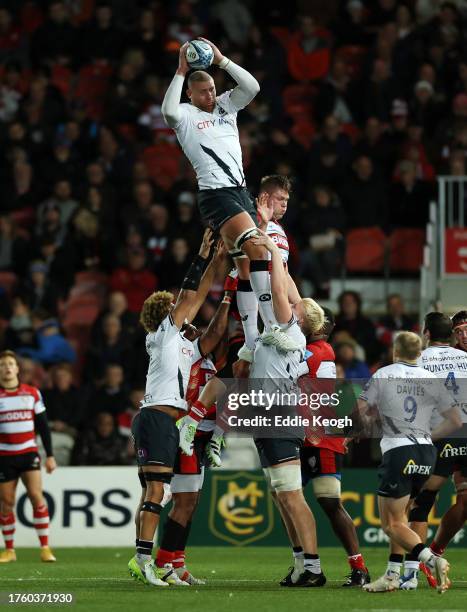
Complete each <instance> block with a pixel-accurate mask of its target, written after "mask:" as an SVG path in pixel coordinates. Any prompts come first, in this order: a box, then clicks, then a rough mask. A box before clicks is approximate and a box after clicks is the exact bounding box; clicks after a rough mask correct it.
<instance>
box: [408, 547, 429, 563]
mask: <svg viewBox="0 0 467 612" xmlns="http://www.w3.org/2000/svg"><path fill="white" fill-rule="evenodd" d="M425 548H426V546H425V544H422V543H420V544H417V545H416V546H414V547H413V548H412V550H411V551H410V554H411V555H412V556H413V558H414V560H415V561H418V556H419V555H420V553H421V552H422V550H424V549H425Z"/></svg>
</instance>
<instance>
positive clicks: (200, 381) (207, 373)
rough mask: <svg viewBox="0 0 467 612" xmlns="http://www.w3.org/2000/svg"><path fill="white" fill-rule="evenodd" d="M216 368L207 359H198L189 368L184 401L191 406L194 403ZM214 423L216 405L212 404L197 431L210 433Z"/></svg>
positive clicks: (214, 373)
mask: <svg viewBox="0 0 467 612" xmlns="http://www.w3.org/2000/svg"><path fill="white" fill-rule="evenodd" d="M216 371H217V370H216V367H215V365H214V363H213V362H212V361H211V360H210V359H209V358H207V357H202V356H201V357H200V358H199V359H198V360H197V361H195V363H194V364H193V365H192V366H191V370H190V380H189V381H188V388H187V393H186V401H187V402H188V405H189V406H191V405H192V404H193V402H195V401H196V400H197V399H198V398H199V396H200V394H201V391H202V390H203V387H204V386H205V385H206V384H207V382H208V380H209V379H210V378H212V377H213V376H215V375H216ZM215 421H216V405H215V404H213V405H212V406H211V407H210V408H209V409H208V412H207V414H206V416H205V417H204V419H203V420H202V421H200V423H199V425H198V431H200V432H201V431H204V432H206V431H212V430H213V429H214V426H215Z"/></svg>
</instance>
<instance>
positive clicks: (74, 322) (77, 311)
mask: <svg viewBox="0 0 467 612" xmlns="http://www.w3.org/2000/svg"><path fill="white" fill-rule="evenodd" d="M101 308H102V299H101V298H100V296H98V295H94V294H92V293H87V294H85V295H79V296H76V297H73V296H72V297H71V298H70V299H69V300H68V303H67V305H66V307H65V319H64V321H63V327H64V328H65V330H68V329H69V328H72V327H75V328H76V327H81V328H83V327H84V328H86V327H91V325H92V324H93V323H94V321H95V320H96V318H97V316H98V314H99V312H100V310H101Z"/></svg>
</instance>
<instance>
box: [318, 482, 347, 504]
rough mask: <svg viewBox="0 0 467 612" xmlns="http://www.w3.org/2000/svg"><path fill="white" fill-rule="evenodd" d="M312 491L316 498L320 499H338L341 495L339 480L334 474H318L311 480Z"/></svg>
mask: <svg viewBox="0 0 467 612" xmlns="http://www.w3.org/2000/svg"><path fill="white" fill-rule="evenodd" d="M312 486H313V492H314V494H315V497H316V498H317V500H318V501H319V502H320V503H321V499H323V498H328V499H335V500H337V501H338V500H339V499H340V496H341V481H340V480H339V478H336V476H320V477H319V478H313V480H312Z"/></svg>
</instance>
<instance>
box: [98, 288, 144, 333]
mask: <svg viewBox="0 0 467 612" xmlns="http://www.w3.org/2000/svg"><path fill="white" fill-rule="evenodd" d="M109 314H110V315H113V316H115V317H117V318H118V320H119V321H120V326H121V329H122V331H123V333H124V334H125V335H126V336H128V337H131V336H133V335H134V334H135V333H136V330H137V328H138V315H137V314H136V313H134V312H130V311H129V310H128V302H127V299H126V296H125V294H124V293H122V292H121V291H112V293H110V294H109V297H108V301H107V308H106V309H105V310H104V312H102V313H101V314H100V315H99V316H98V317H97V319H96V321H95V323H94V325H93V338H95V339H96V340H101V339H103V338H104V337H105V334H104V325H105V322H106V317H107V315H109Z"/></svg>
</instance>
